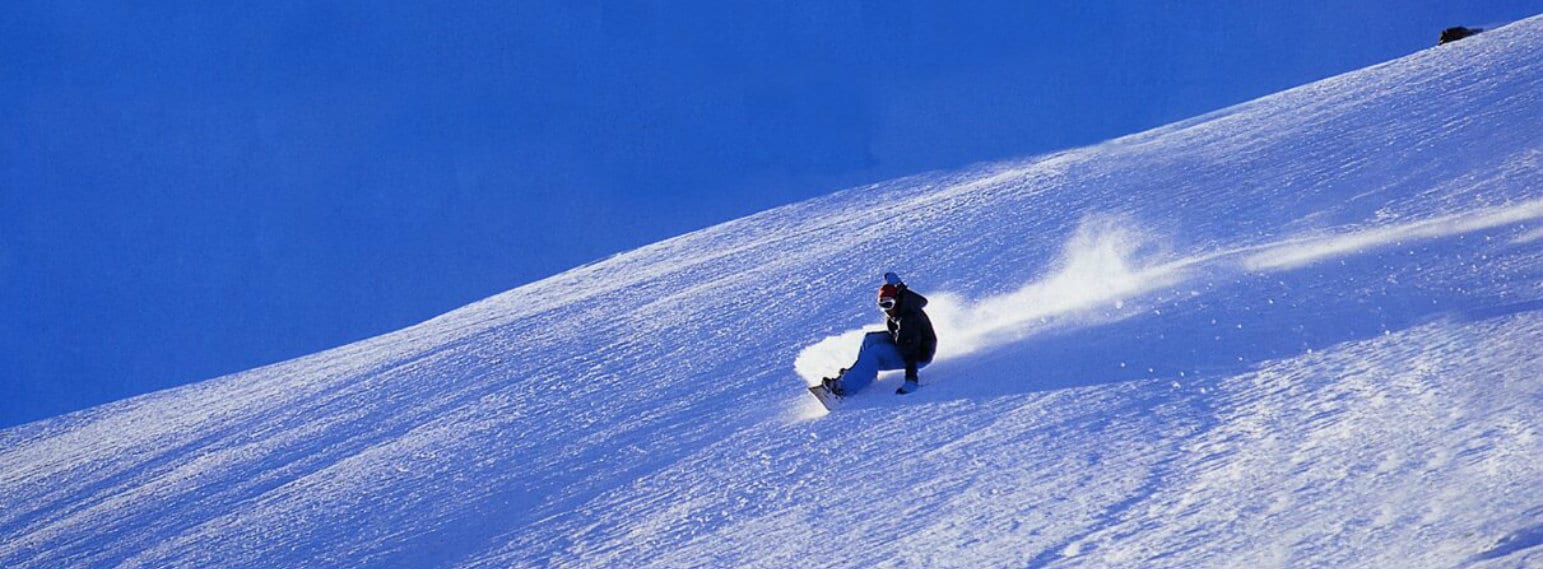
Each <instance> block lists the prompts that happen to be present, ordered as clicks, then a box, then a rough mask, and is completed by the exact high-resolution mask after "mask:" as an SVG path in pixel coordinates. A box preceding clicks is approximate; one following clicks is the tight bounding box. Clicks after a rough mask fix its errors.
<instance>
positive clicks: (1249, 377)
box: [0, 18, 1543, 568]
mask: <svg viewBox="0 0 1543 569" xmlns="http://www.w3.org/2000/svg"><path fill="white" fill-rule="evenodd" d="M1539 53H1543V19H1538V18H1534V19H1531V20H1528V21H1524V22H1520V23H1517V24H1514V25H1511V26H1508V27H1505V28H1502V29H1498V30H1494V31H1491V32H1486V33H1485V34H1482V35H1480V36H1477V37H1474V38H1471V39H1467V40H1463V41H1461V42H1458V43H1455V44H1451V45H1447V46H1442V47H1440V48H1436V49H1431V50H1427V51H1424V52H1421V53H1417V54H1414V55H1412V56H1409V57H1406V58H1403V59H1400V60H1398V61H1394V62H1390V63H1387V64H1384V65H1380V66H1376V67H1373V68H1369V69H1366V70H1362V71H1359V72H1355V73H1351V74H1347V75H1344V76H1340V77H1336V78H1333V79H1329V80H1326V81H1322V82H1319V83H1315V84H1312V85H1308V86H1304V87H1301V88H1298V89H1294V90H1291V91H1288V92H1284V93H1281V94H1278V95H1275V96H1271V97H1266V98H1264V99H1260V100H1258V101H1254V102H1251V103H1248V104H1244V105H1240V106H1238V107H1235V108H1231V109H1227V110H1224V111H1221V112H1218V113H1214V114H1212V115H1209V116H1205V117H1200V118H1197V119H1194V120H1190V121H1186V122H1184V123H1181V124H1175V125H1171V126H1169V127H1165V128H1161V129H1157V130H1155V131H1151V132H1147V133H1142V134H1138V135H1134V136H1130V137H1127V138H1123V139H1119V140H1115V141H1111V142H1108V143H1106V144H1103V145H1100V146H1097V147H1092V148H1084V149H1078V150H1072V151H1067V152H1064V153H1060V154H1056V155H1052V156H1044V157H1038V158H1034V159H1029V160H1024V161H1021V162H1017V163H1006V164H991V165H985V166H981V167H979V168H976V169H972V170H969V171H964V172H954V173H942V174H930V175H923V176H917V177H913V178H908V179H903V180H896V181H893V182H889V183H884V184H878V185H875V186H871V187H864V188H857V189H853V190H848V191H845V192H840V193H836V194H833V195H831V196H828V197H825V198H822V199H817V200H813V201H809V202H804V203H800V204H795V205H790V206H787V207H783V208H779V209H775V210H772V211H768V212H765V213H762V214H759V215H755V216H751V217H748V218H745V219H741V220H738V221H734V222H731V223H727V224H723V225H720V226H717V227H713V228H710V229H707V230H703V231H700V232H696V233H692V234H689V235H685V236H682V237H679V238H676V239H672V240H669V241H665V242H661V243H658V244H656V245H652V246H649V247H645V248H642V249H639V250H637V251H634V252H631V253H628V254H624V255H619V256H617V257H614V258H612V259H608V260H606V261H604V262H600V263H596V264H593V265H590V266H585V267H581V268H578V269H575V270H572V271H569V272H567V273H564V274H561V275H558V276H555V277H552V278H550V279H547V280H544V281H541V282H538V283H535V284H531V285H528V286H524V287H521V288H518V289H515V290H512V291H510V292H508V293H505V294H502V295H499V296H496V297H493V298H490V299H487V300H484V301H482V302H479V303H476V304H473V305H470V306H467V307H465V308H462V309H460V310H457V311H455V312H452V313H449V314H446V315H444V316H443V317H440V318H438V319H435V320H432V321H430V322H426V323H424V324H421V325H418V326H414V327H412V328H408V329H405V330H402V331H400V332H396V333H393V334H389V335H386V336H382V337H379V338H375V339H371V340H368V341H364V342H360V343H357V344H354V345H350V346H345V347H342V348H338V349H335V350H331V351H327V352H323V353H319V354H316V355H313V356H309V357H305V358H301V359H298V360H294V361H291V362H286V363H283V364H278V365H274V366H269V367H265V368H261V369H256V370H252V371H249V372H245V373H241V374H236V375H233V376H228V377H223V378H219V379H215V380H211V381H207V382H204V383H201V384H197V385H192V386H188V387H184V388H179V389H174V390H169V391H165V392H160V393H155V394H150V395H146V396H143V397H138V398H135V399H131V400H127V401H122V402H119V403H115V404H111V405H105V406H102V407H98V408H95V409H91V410H87V411H83V412H80V413H75V414H71V415H67V416H63V417H58V418H55V419H52V420H48V421H43V422H38V423H34V424H30V425H25V426H21V427H17V428H13V429H9V430H6V431H0V566H4V567H7V568H33V567H36V568H45V567H48V568H52V567H157V568H161V567H199V568H207V567H479V568H480V567H487V568H493V567H500V568H502V567H546V566H559V567H644V566H658V567H741V566H755V567H804V566H841V567H868V566H923V567H997V566H1009V567H1143V568H1146V567H1184V568H1193V567H1277V566H1279V567H1378V568H1386V567H1442V568H1447V567H1518V566H1525V567H1539V566H1543V427H1540V420H1539V417H1540V416H1543V128H1540V125H1543V58H1539V57H1538V54H1539ZM1026 104H1027V103H1026ZM889 269H893V270H897V271H899V272H900V273H901V274H902V275H904V276H905V277H907V280H908V281H909V282H910V283H911V284H912V286H913V287H915V288H916V289H918V290H920V291H922V292H923V293H926V294H929V295H930V296H932V297H933V298H934V306H933V307H932V312H933V315H934V318H935V319H936V320H937V321H938V323H939V327H940V330H941V333H942V336H943V337H942V343H943V345H942V348H941V350H942V352H941V357H940V359H939V361H938V362H937V363H935V364H934V365H933V366H931V367H929V368H927V369H926V370H925V371H924V373H923V386H924V387H923V388H922V390H921V391H920V392H918V393H916V394H913V395H908V396H904V397H900V396H895V395H892V394H891V391H892V387H893V386H894V382H895V378H893V377H885V378H884V379H883V380H882V381H881V382H880V383H879V384H878V385H876V386H875V388H874V389H872V390H871V391H869V392H867V393H863V394H859V395H857V396H855V397H853V398H852V399H851V401H849V403H848V405H846V406H845V407H844V408H842V409H841V410H839V411H838V412H836V413H832V414H822V413H819V412H818V408H817V407H815V406H814V404H813V400H812V399H810V398H809V397H808V395H807V394H806V393H805V391H804V389H803V387H804V382H805V381H806V380H807V379H809V378H810V377H814V376H815V375H816V374H819V373H824V372H828V371H833V369H831V368H833V367H834V366H839V365H840V364H842V363H844V359H845V358H847V357H849V356H850V352H849V351H848V349H847V348H846V346H845V344H846V343H847V342H849V341H850V339H851V337H852V336H853V334H852V331H854V330H860V329H861V328H862V327H864V326H873V325H876V324H877V323H878V313H877V312H876V311H875V310H874V309H873V308H872V307H870V304H871V302H872V293H873V290H874V288H875V287H876V286H877V284H878V276H879V275H880V274H882V273H883V271H885V270H889Z"/></svg>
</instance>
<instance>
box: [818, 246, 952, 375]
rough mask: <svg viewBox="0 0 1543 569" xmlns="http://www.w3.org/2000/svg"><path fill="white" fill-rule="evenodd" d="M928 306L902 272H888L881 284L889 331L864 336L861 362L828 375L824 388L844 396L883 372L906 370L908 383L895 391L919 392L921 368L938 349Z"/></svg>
mask: <svg viewBox="0 0 1543 569" xmlns="http://www.w3.org/2000/svg"><path fill="white" fill-rule="evenodd" d="M926 306H927V297H924V296H922V295H921V294H918V293H917V292H916V291H913V290H911V289H910V287H907V286H906V284H905V283H904V282H902V281H901V280H900V276H899V275H896V274H895V273H884V286H882V287H879V309H880V310H883V311H884V315H885V320H884V324H885V327H886V328H888V331H887V332H869V333H868V335H867V336H865V337H863V345H862V348H860V349H858V351H857V361H856V362H854V363H853V364H852V366H851V367H849V368H846V369H843V370H841V372H840V373H839V374H837V376H836V377H833V378H831V377H828V378H825V379H824V381H823V382H822V384H821V387H824V388H825V389H826V390H829V392H830V393H833V394H835V395H837V396H844V395H847V394H851V393H856V392H858V391H861V390H862V389H863V388H865V387H867V386H868V384H870V383H873V380H874V379H876V378H877V377H878V375H879V372H881V371H888V370H895V369H904V370H905V384H904V385H902V386H900V389H897V390H895V393H899V394H905V393H910V392H912V391H916V389H917V388H918V387H920V383H919V378H918V376H917V373H916V372H917V370H919V369H921V368H924V367H926V366H927V364H929V363H932V356H933V354H934V353H936V352H937V348H938V336H937V333H936V332H934V331H933V330H932V320H931V319H929V318H927V313H926V312H924V311H922V308H924V307H926ZM817 395H818V394H817Z"/></svg>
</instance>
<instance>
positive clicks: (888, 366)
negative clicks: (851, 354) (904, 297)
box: [841, 332, 930, 395]
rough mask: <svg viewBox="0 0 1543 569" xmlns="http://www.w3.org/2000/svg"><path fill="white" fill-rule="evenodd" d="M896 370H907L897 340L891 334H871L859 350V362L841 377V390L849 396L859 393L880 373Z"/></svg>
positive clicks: (925, 363)
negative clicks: (896, 343)
mask: <svg viewBox="0 0 1543 569" xmlns="http://www.w3.org/2000/svg"><path fill="white" fill-rule="evenodd" d="M927 363H930V362H924V363H920V364H917V366H916V369H921V368H924V367H927ZM895 369H905V358H904V357H901V356H900V347H899V346H896V345H895V339H894V338H891V337H890V336H889V332H869V333H868V335H867V336H863V347H862V348H861V349H859V350H857V362H856V363H853V364H852V367H849V368H847V372H846V373H844V374H842V375H841V390H842V391H844V392H846V394H848V395H851V394H853V393H857V392H858V391H862V390H863V388H865V387H868V385H869V384H872V383H873V380H875V379H877V378H878V377H879V372H881V371H889V370H895Z"/></svg>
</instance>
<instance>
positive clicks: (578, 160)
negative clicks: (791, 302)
mask: <svg viewBox="0 0 1543 569" xmlns="http://www.w3.org/2000/svg"><path fill="white" fill-rule="evenodd" d="M115 4H116V5H115ZM125 4H127V3H125ZM151 4H153V6H151V7H125V6H124V5H123V4H119V3H108V2H100V3H96V2H88V3H74V2H63V1H45V2H21V3H17V2H9V3H6V4H5V6H3V7H0V427H3V426H7V425H14V424H17V423H21V422H26V421H31V420H35V419H40V418H44V417H48V416H52V415H55V414H58V413H62V412H66V411H70V410H74V409H79V408H83V407H87V406H91V405H95V404H98V403H103V402H106V401H111V400H115V399H119V398H123V397H127V396H131V395H135V394H139V393H144V392H147V391H152V390H156V389H161V388H165V387H170V386H174V385H179V384H182V383H187V382H190V381H196V380H200V379H206V378H210V377H214V376H218V375H222V374H226V373H231V372H236V371H240V370H243V369H247V368H251V367H254V366H258V365H263V364H267V363H272V362H276V361H280V360H284V359H288V358H291V357H295V356H300V355H304V354H308V353H312V352H316V351H319V350H323V349H326V348H330V347H334V346H338V345H341V344H345V343H348V342H351V341H354V340H359V339H362V338H366V337H369V336H373V335H376V334H380V333H384V332H388V331H391V330H395V329H398V328H401V327H403V326H406V325H410V324H413V323H415V322H419V321H422V320H424V319H427V318H430V317H432V316H434V315H437V314H440V313H443V312H445V311H447V310H450V309H453V308H455V307H457V306H460V305H463V304H465V303H468V302H472V301H475V300H477V299H480V298H483V297H486V296H488V295H491V294H495V293H498V292H500V291H504V290H507V289H510V288H513V287H515V286H518V285H520V284H523V283H527V282H531V281H533V280H537V279H540V278H542V277H545V276H548V275H552V274H555V273H558V272H562V271H563V270H565V269H568V268H571V267H573V266H576V265H579V264H582V263H585V262H589V261H592V260H595V259H598V258H602V257H604V256H607V255H610V254H612V253H616V252H620V251H625V250H628V249H632V248H635V247H638V246H641V245H644V244H648V243H651V242H654V241H657V240H659V239H663V238H666V237H670V236H673V235H678V234H680V233H684V232H687V231H690V230H693V229H698V228H701V227H705V226H708V225H711V224H714V223H717V222H720V221H725V220H729V219H733V218H736V217H740V216H743V215H746V214H750V213H754V212H756V211H760V210H763V209H766V208H768V207H771V206H775V205H779V204H783V203H789V202H793V201H798V200H801V199H804V198H808V197H812V196H816V195H821V194H824V193H828V192H830V191H833V190H837V189H841V188H844V187H849V186H853V185H857V184H861V183H866V182H872V181H878V180H882V179H886V178H892V177H896V176H900V175H905V174H912V173H917V172H921V171H925V170H931V169H939V168H952V167H958V166H961V165H965V164H969V163H972V162H978V161H983V160H991V159H999V158H1008V157H1017V156H1024V155H1029V154H1035V153H1041V152H1046V151H1050V150H1055V149H1059V148H1065V147H1069V146H1077V145H1084V144H1090V143H1095V142H1098V141H1100V140H1104V139H1108V138H1110V137H1114V136H1118V135H1122V134H1128V133H1132V132H1136V131H1140V130H1143V129H1147V128H1150V127H1154V126H1158V125H1161V124H1164V123H1167V122H1171V121H1174V120H1178V119H1183V118H1187V117H1190V116H1193V115H1196V114H1200V113H1203V112H1206V111H1210V110H1214V109H1217V108H1221V107H1224V106H1227V105H1230V104H1234V103H1238V102H1242V101H1245V100H1248V99H1251V98H1254V97H1258V96H1261V95H1265V94H1269V93H1272V92H1275V91H1278V90H1281V89H1284V88H1288V87H1292V86H1295V85H1299V84H1302V83H1305V82H1308V81H1312V80H1315V79H1320V78H1323V77H1327V76H1331V75H1334V74H1337V73H1341V72H1344V71H1349V70H1352V69H1356V68H1360V67H1364V66H1366V65H1369V64H1373V63H1378V62H1381V61H1385V60H1388V59H1392V58H1395V57H1399V56H1402V55H1405V54H1408V53H1412V52H1414V51H1417V50H1420V49H1423V48H1426V47H1429V46H1430V45H1432V44H1433V43H1434V42H1435V38H1436V35H1437V33H1438V32H1439V31H1440V30H1441V29H1442V28H1444V27H1447V26H1450V25H1458V24H1465V25H1483V24H1493V23H1501V22H1505V21H1510V20H1515V19H1518V18H1521V17H1525V16H1528V15H1531V14H1532V13H1534V12H1536V11H1538V10H1539V9H1540V8H1539V6H1537V5H1536V4H1535V3H1528V2H1450V1H1445V0H1443V1H1426V2H1386V3H1381V2H1314V3H1310V4H1306V5H1304V4H1300V3H1271V4H1288V5H1281V6H1255V5H1254V4H1256V3H1250V2H1166V3H1158V2H1117V3H1084V2H1066V3H1059V4H1054V5H1044V6H1040V5H1037V4H1035V3H1027V2H1002V3H991V2H986V3H975V4H973V5H972V6H971V7H969V8H960V7H957V6H954V5H953V4H955V3H951V2H940V3H935V4H931V3H929V4H923V3H906V2H888V1H883V2H881V1H870V2H808V3H786V4H783V3H772V2H754V3H744V4H748V6H745V5H738V4H740V3H733V2H730V3H720V2H704V3H685V2H671V3H635V4H632V3H629V4H623V3H619V2H618V3H603V4H596V3H590V2H550V3H538V2H490V3H481V4H479V3H473V2H458V3H452V4H438V3H411V4H407V5H391V3H388V2H361V3H357V4H345V3H328V2H312V1H305V2H263V3H257V4H256V5H245V6H239V7H228V6H227V7H219V6H216V4H218V3H207V2H154V3H151ZM419 4H427V6H423V5H419ZM621 308H623V307H619V309H621Z"/></svg>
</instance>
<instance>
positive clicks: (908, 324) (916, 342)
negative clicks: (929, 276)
mask: <svg viewBox="0 0 1543 569" xmlns="http://www.w3.org/2000/svg"><path fill="white" fill-rule="evenodd" d="M898 288H899V289H900V297H899V298H897V299H895V308H893V309H891V310H890V311H889V318H888V319H887V320H886V321H885V325H886V326H888V327H889V335H890V337H892V338H894V339H895V345H896V346H899V347H900V356H901V357H903V358H905V376H906V377H907V378H915V377H916V368H917V366H918V365H920V364H925V363H928V362H931V361H932V356H933V354H934V353H936V352H937V351H938V335H937V333H936V332H934V331H933V330H932V320H931V319H930V318H927V313H926V312H923V311H922V308H924V307H926V306H927V297H925V296H922V295H921V294H918V293H917V292H916V291H913V290H911V289H909V288H906V287H905V285H901V286H900V287H898Z"/></svg>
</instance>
